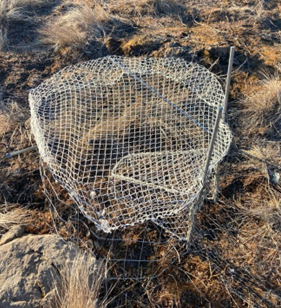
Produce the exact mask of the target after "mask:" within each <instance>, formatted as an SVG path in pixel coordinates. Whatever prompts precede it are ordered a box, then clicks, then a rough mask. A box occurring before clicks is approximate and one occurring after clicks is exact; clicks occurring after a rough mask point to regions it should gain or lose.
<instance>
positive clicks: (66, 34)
mask: <svg viewBox="0 0 281 308" xmlns="http://www.w3.org/2000/svg"><path fill="white" fill-rule="evenodd" d="M110 20H111V17H110V15H109V14H108V13H107V12H106V11H105V10H104V9H103V7H102V6H101V5H96V6H95V8H94V9H92V8H91V7H89V6H88V5H86V4H84V5H79V6H76V7H74V8H71V9H69V10H68V11H67V12H66V14H65V15H63V16H61V17H59V18H57V19H56V20H54V21H53V20H52V21H50V22H49V23H47V25H45V26H44V27H43V28H42V29H41V30H40V31H39V33H40V34H41V42H42V43H43V44H46V45H50V46H51V47H52V48H53V49H54V50H55V51H57V50H59V49H60V48H62V47H67V46H75V47H83V46H85V45H87V43H89V41H91V40H101V39H102V38H103V36H104V33H105V31H106V30H107V23H108V22H109V21H110Z"/></svg>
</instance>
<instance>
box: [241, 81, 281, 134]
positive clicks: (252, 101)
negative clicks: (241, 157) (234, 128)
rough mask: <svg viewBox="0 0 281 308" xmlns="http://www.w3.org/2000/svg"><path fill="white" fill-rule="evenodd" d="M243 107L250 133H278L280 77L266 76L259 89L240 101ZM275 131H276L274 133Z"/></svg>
mask: <svg viewBox="0 0 281 308" xmlns="http://www.w3.org/2000/svg"><path fill="white" fill-rule="evenodd" d="M240 104H241V105H242V108H243V113H244V119H245V123H244V125H245V128H246V130H248V131H249V132H250V133H252V132H257V133H259V134H261V135H264V134H276V131H279V132H280V129H281V123H280V121H281V115H280V110H281V81H280V77H279V76H276V77H266V78H265V79H264V80H263V81H262V82H261V85H260V88H259V89H258V91H256V92H254V93H253V94H252V95H250V96H248V97H247V98H246V99H245V100H244V101H243V102H241V103H240ZM274 132H275V133H274Z"/></svg>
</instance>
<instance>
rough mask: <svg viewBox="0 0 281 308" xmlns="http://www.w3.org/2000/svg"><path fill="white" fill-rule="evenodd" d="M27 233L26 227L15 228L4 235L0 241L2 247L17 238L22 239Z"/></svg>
mask: <svg viewBox="0 0 281 308" xmlns="http://www.w3.org/2000/svg"><path fill="white" fill-rule="evenodd" d="M24 231H25V226H18V225H17V226H13V227H11V229H10V230H9V231H8V232H6V233H5V234H4V235H2V237H1V239H0V246H1V245H4V244H6V243H8V242H11V241H12V240H14V239H15V238H18V237H21V236H22V235H23V233H24Z"/></svg>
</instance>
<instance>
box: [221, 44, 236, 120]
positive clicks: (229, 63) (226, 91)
mask: <svg viewBox="0 0 281 308" xmlns="http://www.w3.org/2000/svg"><path fill="white" fill-rule="evenodd" d="M234 51H235V50H234V46H231V47H230V54H229V60H228V69H227V78H226V85H225V96H224V107H223V117H222V118H223V121H224V122H225V121H226V113H227V105H228V96H229V87H230V81H231V72H232V67H233V60H234Z"/></svg>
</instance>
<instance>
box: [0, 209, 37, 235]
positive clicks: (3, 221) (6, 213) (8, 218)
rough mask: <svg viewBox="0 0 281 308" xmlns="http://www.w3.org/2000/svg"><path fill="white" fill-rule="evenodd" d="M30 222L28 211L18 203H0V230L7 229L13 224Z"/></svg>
mask: <svg viewBox="0 0 281 308" xmlns="http://www.w3.org/2000/svg"><path fill="white" fill-rule="evenodd" d="M30 223H31V216H30V212H29V211H28V210H26V209H25V208H23V207H20V206H19V205H18V204H9V203H4V204H1V205H0V230H1V229H4V230H8V229H10V228H11V227H12V226H14V225H27V224H30Z"/></svg>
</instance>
